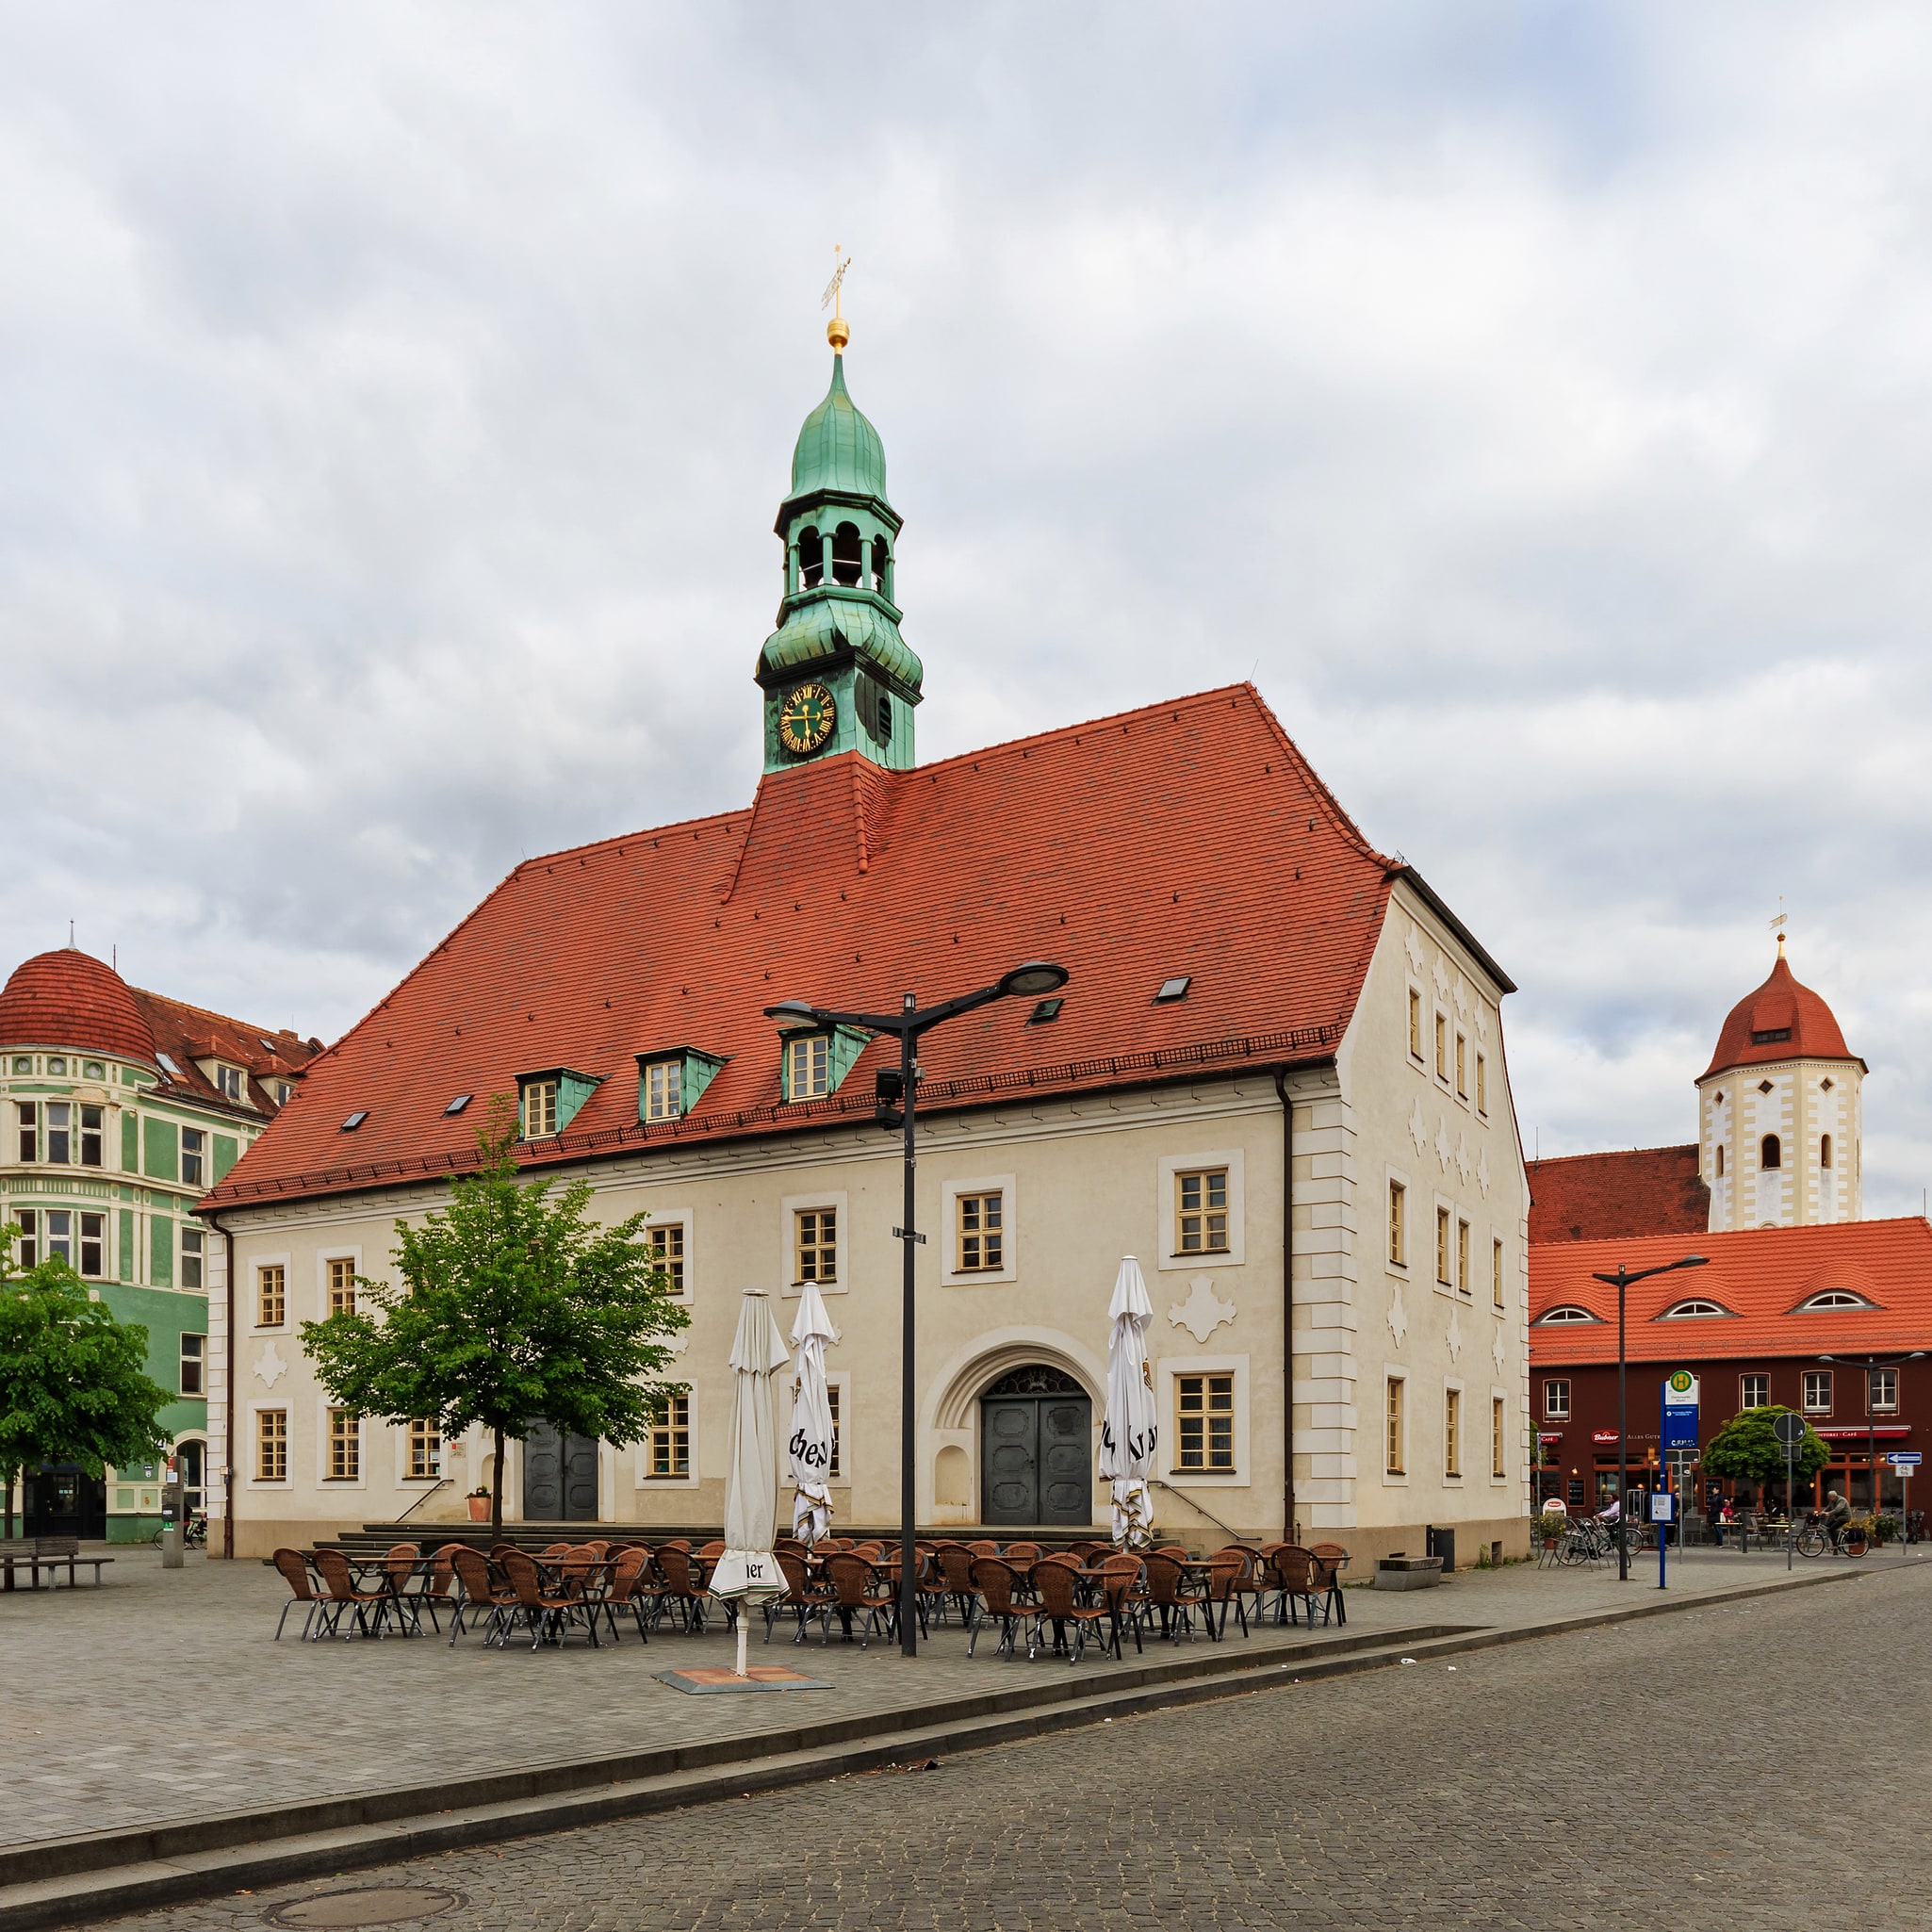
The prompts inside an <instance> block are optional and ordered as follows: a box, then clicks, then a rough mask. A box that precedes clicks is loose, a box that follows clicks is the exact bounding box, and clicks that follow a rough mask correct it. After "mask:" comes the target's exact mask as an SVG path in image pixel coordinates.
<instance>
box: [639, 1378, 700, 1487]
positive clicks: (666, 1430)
mask: <svg viewBox="0 0 1932 1932" xmlns="http://www.w3.org/2000/svg"><path fill="white" fill-rule="evenodd" d="M645 1454H646V1457H647V1473H648V1474H649V1475H651V1476H652V1477H655V1478H664V1477H672V1478H676V1477H683V1476H689V1475H690V1474H691V1397H690V1396H689V1394H684V1395H671V1396H666V1397H665V1398H664V1399H663V1400H662V1401H661V1402H660V1403H659V1404H658V1405H657V1408H656V1409H655V1410H654V1411H653V1412H652V1414H651V1418H650V1433H649V1434H648V1435H647V1437H646V1439H645Z"/></svg>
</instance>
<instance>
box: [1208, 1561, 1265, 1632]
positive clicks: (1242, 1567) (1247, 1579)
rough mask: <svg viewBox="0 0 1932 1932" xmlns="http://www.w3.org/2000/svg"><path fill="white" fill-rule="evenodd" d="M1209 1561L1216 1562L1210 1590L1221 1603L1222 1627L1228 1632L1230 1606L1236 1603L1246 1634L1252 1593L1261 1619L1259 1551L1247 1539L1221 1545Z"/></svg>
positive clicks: (1235, 1607) (1209, 1594)
mask: <svg viewBox="0 0 1932 1932" xmlns="http://www.w3.org/2000/svg"><path fill="white" fill-rule="evenodd" d="M1207 1561H1208V1562H1209V1564H1212V1565H1213V1569H1212V1572H1211V1580H1210V1582H1209V1584H1208V1591H1207V1594H1208V1596H1210V1597H1211V1598H1212V1599H1213V1600H1214V1601H1215V1602H1216V1603H1218V1604H1219V1605H1220V1631H1221V1632H1222V1633H1225V1632H1226V1630H1227V1628H1228V1606H1229V1605H1230V1604H1232V1605H1233V1606H1234V1611H1235V1615H1236V1617H1237V1618H1238V1619H1239V1621H1240V1625H1241V1634H1242V1636H1244V1637H1245V1636H1246V1635H1247V1634H1248V1599H1249V1598H1250V1597H1251V1596H1252V1597H1253V1598H1254V1614H1255V1618H1256V1620H1257V1621H1259V1619H1260V1615H1261V1581H1260V1579H1259V1578H1258V1577H1257V1576H1256V1575H1255V1570H1256V1567H1257V1565H1256V1563H1255V1553H1254V1551H1253V1550H1252V1549H1250V1548H1249V1547H1248V1546H1247V1545H1246V1544H1245V1543H1230V1544H1227V1545H1225V1546H1224V1547H1221V1548H1220V1549H1217V1550H1216V1551H1215V1553H1214V1554H1213V1555H1212V1556H1211V1557H1209V1558H1208V1560H1207ZM1223 1572H1225V1573H1226V1574H1225V1575H1223V1574H1222V1573H1223Z"/></svg>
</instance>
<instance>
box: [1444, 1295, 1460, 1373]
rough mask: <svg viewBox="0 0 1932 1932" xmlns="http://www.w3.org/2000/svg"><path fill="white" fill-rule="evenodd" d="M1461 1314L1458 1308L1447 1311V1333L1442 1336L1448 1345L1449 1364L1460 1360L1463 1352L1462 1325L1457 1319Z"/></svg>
mask: <svg viewBox="0 0 1932 1932" xmlns="http://www.w3.org/2000/svg"><path fill="white" fill-rule="evenodd" d="M1462 1312H1463V1311H1462V1310H1461V1309H1460V1308H1451V1309H1450V1310H1449V1332H1448V1333H1447V1334H1445V1335H1444V1336H1443V1340H1444V1341H1446V1342H1447V1343H1448V1344H1449V1360H1450V1361H1451V1362H1454V1361H1457V1360H1458V1359H1460V1357H1461V1355H1462V1352H1463V1324H1462V1322H1461V1321H1460V1320H1459V1319H1458V1318H1459V1317H1460V1316H1461V1314H1462Z"/></svg>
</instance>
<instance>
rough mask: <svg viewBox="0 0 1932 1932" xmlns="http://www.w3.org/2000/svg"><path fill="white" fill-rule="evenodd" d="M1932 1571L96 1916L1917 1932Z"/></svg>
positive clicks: (595, 1924)
mask: <svg viewBox="0 0 1932 1932" xmlns="http://www.w3.org/2000/svg"><path fill="white" fill-rule="evenodd" d="M1928 1666H1932V1571H1928V1570H1927V1569H1926V1568H1924V1567H1913V1568H1909V1569H1904V1570H1892V1571H1891V1572H1889V1573H1887V1572H1881V1571H1876V1570H1874V1571H1870V1572H1867V1573H1865V1574H1864V1575H1862V1576H1861V1577H1860V1578H1859V1579H1858V1581H1856V1582H1854V1583H1847V1584H1843V1585H1841V1586H1838V1587H1836V1588H1833V1589H1828V1590H1800V1591H1795V1592H1792V1593H1789V1594H1779V1595H1776V1596H1763V1597H1758V1598H1755V1599H1751V1600H1747V1601H1742V1602H1735V1603H1729V1604H1726V1603H1723V1602H1722V1601H1721V1600H1719V1599H1713V1600H1711V1603H1710V1604H1709V1606H1708V1607H1705V1608H1700V1609H1697V1610H1694V1611H1689V1612H1686V1613H1682V1614H1678V1615H1673V1616H1667V1617H1658V1618H1655V1619H1649V1620H1645V1621H1642V1622H1637V1623H1632V1624H1624V1625H1617V1626H1612V1627H1608V1628H1605V1629H1599V1630H1597V1631H1595V1632H1591V1633H1574V1634H1569V1635H1564V1636H1559V1637H1552V1638H1549V1639H1547V1640H1543V1641H1539V1642H1533V1643H1529V1644H1521V1645H1507V1646H1504V1647H1502V1648H1499V1649H1496V1650H1490V1651H1482V1652H1477V1653H1474V1654H1467V1655H1465V1656H1463V1657H1461V1658H1459V1659H1458V1660H1457V1662H1456V1664H1455V1666H1454V1668H1453V1669H1451V1668H1449V1666H1448V1665H1446V1664H1444V1663H1441V1662H1432V1663H1429V1664H1422V1665H1417V1666H1416V1667H1414V1668H1412V1669H1402V1668H1400V1667H1398V1668H1392V1669H1389V1670H1386V1671H1382V1672H1379V1673H1375V1674H1373V1675H1370V1676H1367V1677H1362V1678H1347V1679H1338V1680H1334V1681H1330V1682H1321V1683H1312V1684H1309V1685H1306V1686H1303V1687H1302V1688H1299V1689H1295V1688H1290V1689H1287V1690H1285V1691H1279V1692H1274V1693H1266V1694H1260V1695H1250V1696H1245V1697H1239V1698H1233V1699H1229V1700H1226V1701H1224V1702H1220V1703H1216V1704H1209V1705H1203V1706H1196V1707H1192V1708H1189V1709H1186V1710H1179V1711H1159V1712H1154V1713H1150V1714H1148V1715H1146V1716H1142V1717H1138V1718H1132V1719H1122V1720H1121V1721H1120V1722H1118V1723H1115V1724H1113V1725H1109V1726H1105V1727H1093V1728H1089V1729H1084V1730H1079V1731H1072V1732H1067V1733H1062V1734H1060V1735H1057V1736H1055V1737H1050V1738H1044V1739H1040V1740H1036V1741H1032V1742H1029V1743H1026V1744H1019V1745H1004V1746H1001V1747H999V1748H998V1749H996V1750H991V1751H987V1752H984V1753H966V1754H962V1755H960V1756H958V1757H956V1758H953V1759H951V1760H948V1761H947V1762H946V1763H944V1764H943V1765H942V1766H941V1768H940V1769H939V1770H937V1771H932V1772H924V1773H917V1774H913V1773H903V1772H902V1773H877V1774H874V1775H871V1776H854V1777H846V1778H840V1779H836V1780H833V1781H831V1782H829V1783H827V1784H824V1785H819V1786H812V1787H806V1788H801V1789H800V1790H797V1791H794V1792H789V1793H777V1794H770V1795H761V1796H758V1797H754V1798H748V1799H745V1800H744V1801H742V1802H741V1801H732V1802H728V1803H723V1804H714V1805H710V1806H704V1807H695V1808H693V1809H690V1810H687V1811H682V1812H677V1813H673V1814H670V1815H668V1816H664V1817H659V1818H652V1819H646V1820H639V1821H635V1822H630V1823H624V1824H618V1825H612V1826H598V1827H596V1828H594V1829H589V1830H583V1831H575V1832H569V1833H564V1834H558V1835H555V1836H551V1837H546V1838H538V1839H531V1840H526V1841H523V1842H517V1843H514V1844H509V1845H505V1846H502V1847H500V1848H498V1849H493V1850H486V1851H468V1852H458V1853H451V1854H450V1855H448V1856H445V1857H442V1858H431V1859H425V1860H422V1861H419V1862H417V1863H414V1864H409V1865H401V1866H393V1867H389V1868H385V1869H383V1870H377V1871H363V1872H353V1873H350V1874H347V1875H344V1876H343V1877H341V1878H339V1879H333V1880H319V1881H315V1882H313V1883H310V1884H306V1885H299V1886H290V1887H287V1888H283V1889H280V1890H277V1891H263V1892H261V1893H260V1894H256V1895H233V1896H230V1897H228V1898H225V1899H221V1900H217V1901H211V1902H207V1903H205V1904H200V1905H194V1906H184V1907H177V1908H173V1909H171V1910H166V1911H160V1912H156V1913H151V1914H147V1915H144V1916H140V1917H138V1918H134V1919H128V1920H122V1921H117V1922H115V1923H116V1927H117V1932H245V1928H249V1927H252V1926H254V1925H258V1924H261V1922H262V1914H263V1913H264V1911H265V1910H267V1909H269V1908H270V1907H273V1906H275V1905H277V1904H281V1903H286V1902H287V1901H289V1900H293V1899H300V1898H303V1897H307V1896H310V1895H312V1894H314V1893H316V1892H319V1891H331V1890H336V1889H339V1888H341V1887H357V1886H376V1885H397V1884H410V1883H415V1884H429V1885H435V1886H441V1887H445V1888H449V1889H451V1890H453V1891H456V1892H458V1893H460V1894H462V1896H463V1897H464V1899H465V1900H466V1901H467V1903H465V1904H464V1905H462V1906H461V1907H458V1908H456V1909H455V1910H452V1911H450V1912H448V1913H446V1914H444V1915H442V1916H440V1917H437V1918H435V1919H432V1920H429V1921H426V1922H422V1923H425V1924H428V1925H429V1926H431V1927H434V1928H435V1932H513V1928H524V1927H529V1928H534V1932H591V1928H604V1927H627V1928H628V1927H636V1928H651V1932H657V1928H665V1932H674V1928H675V1932H686V1928H696V1927H706V1928H710V1927H730V1928H740V1927H757V1928H761V1932H763V1928H772V1932H784V1928H788V1927H794V1926H796V1927H851V1928H871V1927H893V1928H897V1927H907V1928H926V1927H933V1928H939V1927H946V1928H958V1927H970V1928H982V1927H990V1928H1000V1932H1008V1928H1010V1932H1032V1928H1042V1932H1044V1928H1049V1927H1051V1928H1054V1932H1070V1928H1075V1927H1078V1928H1083V1932H1084V1928H1088V1927H1102V1926H1105V1927H1116V1926H1122V1925H1137V1924H1170V1925H1183V1926H1190V1925H1230V1926H1254V1927H1261V1926H1267V1927H1295V1928H1303V1927H1305V1928H1310V1932H1314V1928H1328V1927H1348V1928H1357V1927H1360V1928H1377V1932H1381V1928H1395V1927H1402V1928H1412V1927H1431V1928H1433V1927H1437V1926H1443V1927H1448V1926H1457V1927H1462V1926H1469V1925H1476V1926H1507V1927H1514V1926H1536V1927H1547V1926H1552V1925H1554V1926H1559V1927H1566V1928H1567V1927H1584V1928H1592V1932H1594V1928H1596V1927H1599V1926H1623V1925H1629V1926H1633V1927H1634V1926H1639V1925H1641V1926H1645V1927H1651V1926H1655V1925H1659V1924H1668V1925H1670V1926H1671V1927H1672V1928H1673V1932H1678V1928H1692V1932H1700V1928H1704V1927H1713V1928H1714V1927H1722V1928H1726V1932H1744V1928H1758V1927H1778V1928H1797V1927H1803V1926H1809V1925H1812V1924H1820V1925H1831V1926H1843V1927H1848V1928H1858V1932H1864V1928H1875V1927H1892V1926H1905V1925H1910V1926H1914V1927H1919V1926H1924V1924H1926V1923H1927V1922H1928V1920H1932V1878H1928V1876H1927V1875H1926V1874H1925V1872H1924V1861H1923V1859H1921V1858H1918V1857H1917V1851H1918V1840H1919V1828H1918V1826H1917V1824H1916V1822H1915V1821H1916V1819H1917V1816H1918V1812H1919V1809H1921V1807H1922V1805H1923V1801H1924V1790H1925V1789H1926V1787H1927V1785H1928V1783H1932V1668H1928Z"/></svg>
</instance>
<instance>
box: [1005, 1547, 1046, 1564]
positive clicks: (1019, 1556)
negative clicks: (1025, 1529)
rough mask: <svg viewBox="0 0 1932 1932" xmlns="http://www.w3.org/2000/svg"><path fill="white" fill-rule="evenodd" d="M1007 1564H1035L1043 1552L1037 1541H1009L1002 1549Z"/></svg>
mask: <svg viewBox="0 0 1932 1932" xmlns="http://www.w3.org/2000/svg"><path fill="white" fill-rule="evenodd" d="M1004 1554H1005V1556H1006V1559H1007V1562H1008V1563H1009V1564H1037V1563H1038V1562H1039V1561H1040V1558H1041V1556H1043V1555H1044V1554H1045V1552H1044V1551H1043V1550H1042V1549H1041V1548H1040V1545H1039V1544H1037V1543H1009V1544H1007V1547H1006V1550H1005V1551H1004Z"/></svg>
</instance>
